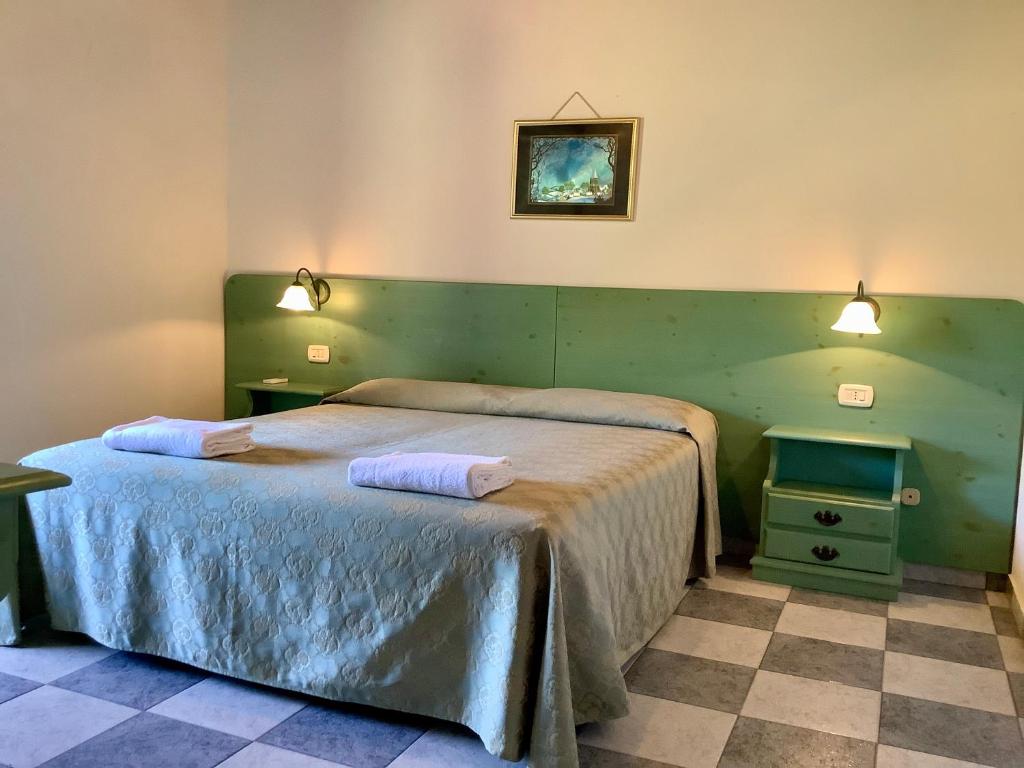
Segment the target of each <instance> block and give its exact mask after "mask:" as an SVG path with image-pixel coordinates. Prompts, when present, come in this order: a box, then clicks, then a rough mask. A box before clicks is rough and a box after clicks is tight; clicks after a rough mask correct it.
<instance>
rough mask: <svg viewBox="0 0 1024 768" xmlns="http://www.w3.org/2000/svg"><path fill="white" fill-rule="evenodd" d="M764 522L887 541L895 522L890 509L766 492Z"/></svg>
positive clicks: (879, 505)
mask: <svg viewBox="0 0 1024 768" xmlns="http://www.w3.org/2000/svg"><path fill="white" fill-rule="evenodd" d="M767 502H768V522H769V523H775V524H777V525H795V526H799V527H801V528H806V529H808V531H809V532H810V531H815V532H818V531H820V532H821V533H838V534H843V533H854V534H858V535H860V536H874V537H877V538H879V539H891V538H892V536H893V522H894V521H895V519H896V515H895V511H894V510H893V507H892V506H884V505H881V504H868V503H861V502H850V501H836V500H834V499H827V498H814V497H806V496H796V495H789V494H782V493H777V492H773V491H769V492H768V499H767Z"/></svg>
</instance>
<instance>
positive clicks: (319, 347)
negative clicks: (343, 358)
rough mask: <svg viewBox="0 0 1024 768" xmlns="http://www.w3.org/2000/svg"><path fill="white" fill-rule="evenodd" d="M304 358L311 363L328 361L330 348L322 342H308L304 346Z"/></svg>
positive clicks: (329, 359) (329, 360)
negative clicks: (305, 346)
mask: <svg viewBox="0 0 1024 768" xmlns="http://www.w3.org/2000/svg"><path fill="white" fill-rule="evenodd" d="M306 359H307V360H309V362H311V363H329V362H331V348H330V347H328V346H326V345H324V344H310V345H309V346H308V347H307V348H306Z"/></svg>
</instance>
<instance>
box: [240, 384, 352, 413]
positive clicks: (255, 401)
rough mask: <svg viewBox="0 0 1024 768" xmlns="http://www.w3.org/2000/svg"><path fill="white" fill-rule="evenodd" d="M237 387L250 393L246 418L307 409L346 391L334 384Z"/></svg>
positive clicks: (246, 385) (245, 385)
mask: <svg viewBox="0 0 1024 768" xmlns="http://www.w3.org/2000/svg"><path fill="white" fill-rule="evenodd" d="M235 386H236V387H238V388H239V389H244V390H245V391H246V392H248V393H249V403H250V406H249V413H247V414H246V416H263V415H265V414H268V413H280V412H281V411H291V410H294V409H295V408H306V407H307V406H310V405H316V404H317V403H319V402H320V401H321V400H323V399H324V398H325V397H330V396H331V395H334V394H337V393H338V392H344V391H345V389H346V388H345V387H339V386H335V385H333V384H306V383H301V382H295V381H289V382H288V383H287V384H264V383H263V382H262V381H243V382H242V383H241V384H236V385H235Z"/></svg>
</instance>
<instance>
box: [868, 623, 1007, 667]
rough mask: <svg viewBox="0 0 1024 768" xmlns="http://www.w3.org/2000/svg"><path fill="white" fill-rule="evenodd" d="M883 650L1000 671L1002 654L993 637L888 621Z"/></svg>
mask: <svg viewBox="0 0 1024 768" xmlns="http://www.w3.org/2000/svg"><path fill="white" fill-rule="evenodd" d="M885 649H886V650H887V651H896V652H898V653H911V654H914V655H915V656H927V657H928V658H930V659H942V660H943V661H955V662H958V663H960V664H973V665H974V666H976V667H989V668H991V669H1002V668H1003V655H1002V652H1001V651H1000V650H999V641H998V640H996V636H995V635H989V634H986V633H984V632H971V631H969V630H966V629H953V628H951V627H938V626H934V625H932V624H922V623H920V622H917V621H900V620H899V619H889V621H888V623H887V626H886V632H885Z"/></svg>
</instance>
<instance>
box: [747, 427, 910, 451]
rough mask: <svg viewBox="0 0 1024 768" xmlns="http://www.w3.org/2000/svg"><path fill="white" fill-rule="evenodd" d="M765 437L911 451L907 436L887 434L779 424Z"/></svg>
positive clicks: (768, 431) (767, 432) (766, 433)
mask: <svg viewBox="0 0 1024 768" xmlns="http://www.w3.org/2000/svg"><path fill="white" fill-rule="evenodd" d="M764 436H765V437H774V438H777V439H780V440H803V441H805V442H809V443H834V444H838V445H859V446H863V447H865V448H888V449H890V450H895V451H909V450H910V448H911V441H910V438H909V437H907V436H906V435H897V434H890V433H885V432H848V431H846V430H842V429H825V428H822V427H795V426H792V425H789V424H777V425H775V426H774V427H771V428H770V429H767V430H765V432H764Z"/></svg>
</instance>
